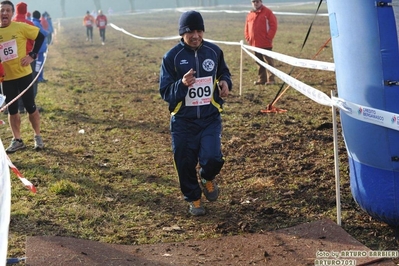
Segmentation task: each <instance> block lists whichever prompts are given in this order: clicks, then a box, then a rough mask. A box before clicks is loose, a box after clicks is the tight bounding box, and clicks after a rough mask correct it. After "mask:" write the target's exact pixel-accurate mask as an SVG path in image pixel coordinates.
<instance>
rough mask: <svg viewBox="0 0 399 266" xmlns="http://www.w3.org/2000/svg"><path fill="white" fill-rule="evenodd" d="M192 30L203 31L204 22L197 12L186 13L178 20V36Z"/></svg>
mask: <svg viewBox="0 0 399 266" xmlns="http://www.w3.org/2000/svg"><path fill="white" fill-rule="evenodd" d="M193 30H203V31H205V27H204V20H203V19H202V16H201V14H200V13H198V12H197V11H193V10H192V11H186V12H184V13H183V14H182V15H181V17H180V19H179V34H180V35H183V34H184V33H186V32H190V31H193Z"/></svg>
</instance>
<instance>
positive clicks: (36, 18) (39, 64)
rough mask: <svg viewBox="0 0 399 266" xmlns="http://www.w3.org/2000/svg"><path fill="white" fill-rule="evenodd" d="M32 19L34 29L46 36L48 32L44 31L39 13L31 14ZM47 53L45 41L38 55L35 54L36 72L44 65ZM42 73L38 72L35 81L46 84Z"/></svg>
mask: <svg viewBox="0 0 399 266" xmlns="http://www.w3.org/2000/svg"><path fill="white" fill-rule="evenodd" d="M32 17H33V20H32V21H33V24H35V26H36V27H38V28H39V29H40V32H41V33H42V34H43V35H44V36H46V38H47V35H48V31H47V30H45V29H44V27H43V26H42V20H41V19H40V18H41V14H40V12H39V11H37V10H35V11H33V13H32ZM46 51H47V40H46V39H45V40H44V42H43V44H42V46H41V47H40V50H39V53H38V54H37V61H36V69H35V70H36V72H39V70H40V68H41V67H42V64H43V63H44V54H45V53H46ZM43 72H44V69H43V68H42V70H41V71H40V72H39V77H38V79H37V81H38V82H47V80H45V79H44V77H43Z"/></svg>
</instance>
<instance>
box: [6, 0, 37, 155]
mask: <svg viewBox="0 0 399 266" xmlns="http://www.w3.org/2000/svg"><path fill="white" fill-rule="evenodd" d="M14 12H15V9H14V4H13V3H12V2H11V1H2V2H0V13H1V21H0V37H1V39H0V58H1V62H2V63H3V66H4V71H5V76H4V81H3V92H4V95H5V96H6V103H7V104H8V103H9V102H11V101H12V100H13V99H14V98H15V97H17V96H18V95H19V94H20V92H22V91H23V90H25V89H26V88H27V87H28V86H29V85H30V84H31V83H32V81H33V77H32V68H31V65H30V64H31V63H32V62H33V61H34V60H35V59H36V57H37V54H38V53H39V50H40V47H41V45H42V43H43V41H44V39H45V37H44V35H43V34H42V33H40V31H39V28H37V27H35V26H32V25H29V24H26V23H19V22H14V21H12V17H13V15H14ZM28 40H34V41H35V43H34V46H33V49H32V51H31V52H29V53H27V51H26V43H27V41H28ZM21 98H22V101H23V103H24V106H25V109H26V111H27V112H28V114H29V122H30V123H31V126H32V128H33V131H34V142H35V145H34V149H36V150H40V149H43V148H44V144H43V140H42V137H41V136H40V115H39V111H38V110H37V108H36V104H35V97H34V92H33V87H30V88H29V89H28V90H27V91H26V92H25V93H24V94H23V95H22V97H21ZM8 122H9V123H10V127H11V131H12V135H13V139H12V141H11V145H10V146H9V147H8V148H7V149H6V152H7V153H12V152H15V151H17V150H20V149H23V148H25V147H26V146H25V144H24V143H23V141H22V138H21V131H20V129H21V117H20V116H19V113H18V101H15V102H13V103H12V104H11V105H10V106H8Z"/></svg>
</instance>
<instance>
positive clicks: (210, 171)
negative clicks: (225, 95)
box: [159, 40, 232, 201]
mask: <svg viewBox="0 0 399 266" xmlns="http://www.w3.org/2000/svg"><path fill="white" fill-rule="evenodd" d="M191 68H192V69H194V70H195V71H196V79H197V82H196V84H197V83H198V84H199V85H197V86H196V87H194V88H188V87H186V86H185V85H184V84H183V83H182V77H183V76H184V74H186V73H187V72H188V71H189V70H190V69H191ZM220 80H225V81H226V82H227V83H228V85H229V89H230V90H231V88H232V83H231V78H230V72H229V69H228V67H227V65H226V63H225V61H224V56H223V52H222V50H221V49H220V48H219V47H218V46H216V45H215V44H212V43H210V42H207V41H203V43H202V45H201V46H200V47H199V48H198V49H196V50H193V49H192V48H190V47H189V46H187V45H186V44H184V42H183V40H181V41H180V43H179V44H177V45H176V46H175V47H173V48H172V49H171V50H170V51H169V52H167V53H166V54H165V55H164V57H163V59H162V66H161V72H160V87H159V90H160V94H161V96H162V99H164V100H165V101H166V102H168V103H169V111H170V113H171V119H170V131H171V135H172V148H173V154H174V163H175V168H176V170H177V173H178V176H179V182H180V188H181V191H182V193H183V195H184V198H185V200H187V201H195V200H198V199H200V198H201V193H202V191H201V188H200V186H199V184H198V177H197V173H196V166H197V164H198V163H199V165H200V167H201V169H200V176H201V177H202V178H204V179H206V180H209V181H210V180H213V179H214V178H215V176H216V175H217V174H218V173H219V172H220V170H221V168H222V166H223V163H224V158H223V154H222V152H221V134H222V120H221V116H220V113H221V112H222V111H223V108H222V105H223V99H222V98H221V97H220V96H219V90H218V88H217V82H218V81H220ZM201 82H203V83H201Z"/></svg>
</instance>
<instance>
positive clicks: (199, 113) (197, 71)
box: [194, 50, 201, 118]
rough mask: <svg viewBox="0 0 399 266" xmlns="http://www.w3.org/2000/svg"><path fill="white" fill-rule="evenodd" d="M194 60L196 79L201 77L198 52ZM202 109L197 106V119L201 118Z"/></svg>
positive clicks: (195, 53)
mask: <svg viewBox="0 0 399 266" xmlns="http://www.w3.org/2000/svg"><path fill="white" fill-rule="evenodd" d="M194 58H195V72H196V77H197V78H198V77H199V69H200V68H199V60H198V54H197V50H195V51H194ZM200 110H201V109H200V107H199V106H197V118H201V112H200Z"/></svg>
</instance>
